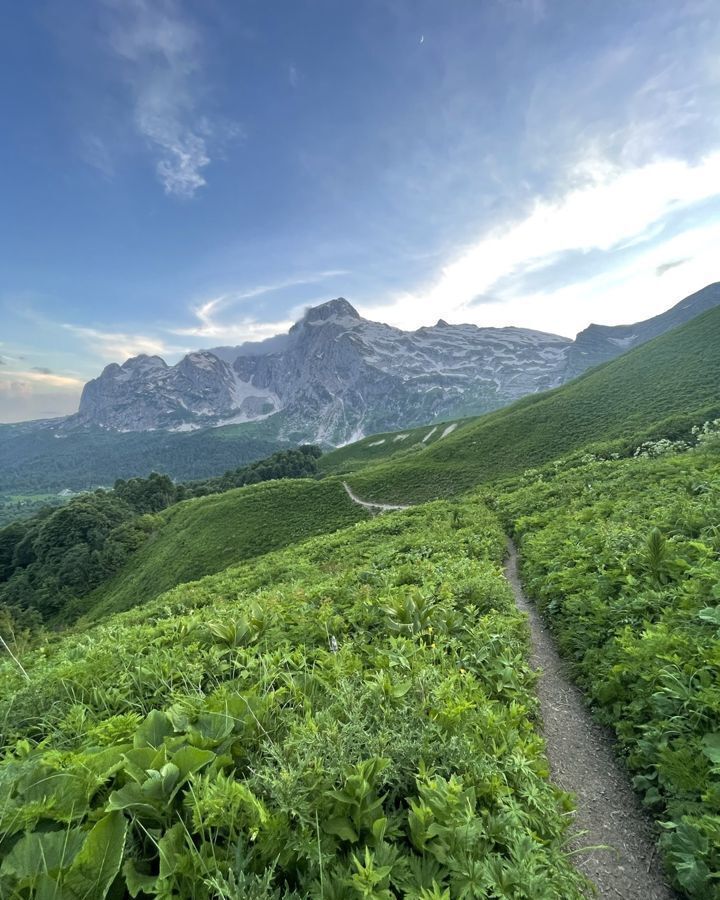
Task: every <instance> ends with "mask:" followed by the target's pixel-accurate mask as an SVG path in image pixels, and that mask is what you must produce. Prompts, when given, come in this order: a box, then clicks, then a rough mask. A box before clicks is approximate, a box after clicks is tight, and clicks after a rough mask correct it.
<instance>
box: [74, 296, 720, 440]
mask: <svg viewBox="0 0 720 900" xmlns="http://www.w3.org/2000/svg"><path fill="white" fill-rule="evenodd" d="M719 303H720V285H719V284H715V285H711V286H710V287H708V288H705V289H704V291H700V292H699V293H698V294H694V295H693V296H692V297H688V298H687V299H686V300H683V301H682V302H681V303H679V304H678V305H677V306H675V307H673V309H671V310H669V311H668V312H666V313H663V314H662V315H660V316H656V317H655V318H654V319H649V320H648V321H647V322H641V323H639V324H637V325H627V326H617V327H608V326H601V325H591V326H590V327H589V328H587V329H586V330H585V331H583V332H581V333H580V334H579V335H578V337H577V340H576V341H574V342H573V341H571V340H569V339H568V338H564V337H558V336H557V335H552V334H544V333H543V332H539V331H530V330H527V329H522V328H478V327H477V326H475V325H448V324H447V322H444V321H443V320H442V319H441V320H440V321H439V322H438V323H437V324H436V325H435V326H433V327H428V328H419V329H418V330H417V331H412V332H408V331H401V330H400V329H399V328H393V327H391V326H390V325H383V324H380V323H378V322H371V321H369V320H367V319H363V318H362V317H361V316H360V315H359V314H358V312H357V311H356V310H355V309H354V308H353V307H352V306H351V305H350V303H348V302H347V300H345V299H343V298H342V297H339V298H338V299H336V300H330V301H329V302H328V303H323V304H321V305H320V306H316V307H313V308H311V309H309V310H308V311H307V312H306V314H305V316H304V317H303V318H302V319H301V320H300V321H299V322H297V323H296V324H295V325H293V327H292V328H291V329H290V331H289V333H288V334H287V335H279V336H277V337H275V338H270V339H269V340H267V341H263V342H260V343H251V344H244V345H242V346H240V347H218V348H216V349H215V350H204V351H200V352H197V353H190V354H188V356H186V357H185V358H184V359H182V360H181V361H180V362H179V363H178V364H177V365H175V366H168V365H167V364H166V363H165V362H164V361H163V360H162V359H160V358H159V357H157V356H152V357H148V356H138V357H135V358H134V359H129V360H128V361H127V362H125V363H124V364H123V365H122V366H119V365H116V364H113V365H110V366H107V368H106V369H105V370H104V371H103V373H102V375H100V377H99V378H96V379H95V380H93V381H90V382H89V383H88V384H87V385H86V386H85V390H84V391H83V395H82V400H81V403H80V411H79V413H78V414H77V416H74V417H72V419H73V422H72V424H73V425H91V424H92V425H101V426H103V427H106V428H112V429H116V430H122V431H146V430H151V429H168V430H189V429H193V428H201V427H205V426H209V425H220V424H229V423H240V422H250V421H257V420H259V419H264V418H269V421H268V423H267V427H268V432H269V433H271V434H274V435H275V436H277V437H278V438H282V439H285V440H292V441H313V442H317V443H321V444H325V445H338V444H343V443H347V442H350V441H353V440H358V439H360V438H361V437H362V436H363V435H366V434H372V433H373V432H378V431H389V430H394V429H397V428H402V427H405V426H411V425H415V424H424V423H428V422H432V421H433V420H439V419H449V418H455V417H460V416H465V415H473V414H480V413H483V412H488V411H489V410H492V409H497V408H498V407H500V406H504V405H506V404H508V403H511V402H512V401H513V400H517V399H519V398H520V397H523V396H525V395H527V394H531V393H535V392H537V391H543V390H547V389H548V388H551V387H555V386H557V385H559V384H562V383H564V382H565V381H568V380H570V379H571V378H573V377H575V376H576V375H578V374H580V373H581V372H583V371H585V369H587V368H589V367H590V366H592V365H596V364H598V363H600V362H605V361H606V360H608V359H612V358H614V357H615V356H619V355H620V354H621V353H623V352H624V351H625V350H627V349H630V348H631V347H634V346H636V345H637V344H640V343H643V342H644V341H646V340H649V339H650V338H652V337H655V336H656V335H657V334H661V333H662V332H664V331H667V330H669V329H670V328H673V327H675V326H676V325H679V324H681V323H683V322H685V321H688V320H689V319H691V318H692V317H693V316H695V315H698V314H699V313H700V312H703V311H704V310H705V309H709V308H710V307H711V306H715V305H717V304H719Z"/></svg>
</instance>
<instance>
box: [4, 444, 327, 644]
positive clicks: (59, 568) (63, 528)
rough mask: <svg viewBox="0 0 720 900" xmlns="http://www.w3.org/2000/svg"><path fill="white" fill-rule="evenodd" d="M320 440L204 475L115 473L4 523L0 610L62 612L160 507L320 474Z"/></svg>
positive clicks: (23, 619) (31, 621)
mask: <svg viewBox="0 0 720 900" xmlns="http://www.w3.org/2000/svg"><path fill="white" fill-rule="evenodd" d="M320 455H321V451H320V450H319V449H318V448H317V447H313V446H303V447H299V448H298V449H295V450H284V451H280V452H278V453H274V454H273V455H272V456H271V457H269V458H268V459H265V460H261V461H260V462H257V463H252V464H251V465H248V466H243V467H242V468H239V469H234V470H232V471H228V472H226V473H225V474H224V475H221V476H219V477H217V478H210V479H207V480H205V481H197V482H189V483H187V484H174V483H173V481H172V480H171V479H170V478H169V477H168V476H167V475H158V474H157V473H156V472H153V473H152V474H151V475H150V476H149V477H148V478H130V479H128V480H123V479H118V480H117V481H116V482H115V485H114V487H113V489H112V490H107V491H105V490H98V491H95V492H93V493H88V494H83V495H81V496H79V497H75V498H74V499H72V500H71V501H70V502H69V503H67V504H66V505H65V506H63V507H61V508H60V509H51V508H48V509H45V510H42V511H40V512H39V513H38V514H36V515H35V516H33V517H32V518H30V519H26V520H24V521H20V522H13V523H11V524H10V525H7V526H6V527H5V528H0V611H2V612H3V613H4V618H6V619H7V618H10V619H11V620H12V621H13V622H14V623H15V625H18V626H20V627H23V628H24V627H34V626H35V625H37V624H38V623H39V622H41V621H44V620H48V619H52V618H53V617H55V616H57V615H58V613H60V611H61V610H62V608H63V606H65V604H66V603H67V602H68V601H69V600H71V599H72V598H74V597H81V596H83V595H85V594H87V593H89V592H90V591H92V590H94V589H95V588H96V587H98V585H100V584H102V583H103V582H104V581H106V580H107V579H108V578H110V577H111V576H112V575H114V574H115V573H116V572H117V571H118V570H119V569H120V568H121V566H122V565H123V564H124V563H125V561H126V560H127V558H128V557H129V556H130V555H131V554H132V553H134V552H135V550H137V549H138V548H139V547H140V546H141V545H142V544H143V543H144V542H145V540H146V539H147V538H148V536H149V535H150V534H152V532H153V531H155V530H156V529H157V528H159V527H160V525H161V519H160V518H159V516H158V513H160V512H162V510H164V509H167V507H169V506H172V505H173V504H174V503H178V502H179V501H181V500H187V499H190V498H193V497H202V496H205V495H207V494H211V493H222V492H224V491H228V490H232V489H233V488H236V487H242V486H243V485H248V484H258V483H260V482H262V481H269V480H272V479H276V478H304V477H309V476H310V477H311V476H313V475H315V474H316V473H317V460H318V458H319V457H320Z"/></svg>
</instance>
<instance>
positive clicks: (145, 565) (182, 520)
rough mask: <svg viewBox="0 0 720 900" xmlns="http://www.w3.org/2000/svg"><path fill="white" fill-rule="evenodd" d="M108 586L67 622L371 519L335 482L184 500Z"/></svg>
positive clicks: (270, 485)
mask: <svg viewBox="0 0 720 900" xmlns="http://www.w3.org/2000/svg"><path fill="white" fill-rule="evenodd" d="M159 518H160V519H161V522H162V524H161V526H160V528H159V529H158V530H157V531H156V532H155V533H154V534H153V535H152V536H151V537H150V538H149V539H148V540H147V541H146V543H145V544H144V545H143V546H142V547H141V548H140V549H139V550H138V551H136V553H134V554H133V555H132V557H131V558H130V559H129V560H128V562H127V563H126V564H125V565H124V567H123V568H122V569H121V570H120V572H118V574H117V575H116V576H115V577H114V578H112V580H111V581H109V582H108V583H107V584H104V585H102V586H101V587H100V588H98V589H97V590H96V591H94V592H93V593H91V594H88V595H87V596H85V597H82V598H79V599H78V600H77V601H76V602H75V603H73V604H70V605H69V606H68V607H67V608H66V610H65V612H64V618H65V620H66V621H69V620H72V619H74V618H76V617H77V616H78V615H82V614H85V615H86V616H87V617H89V618H92V619H97V618H98V617H100V616H103V615H107V614H108V613H110V612H117V611H119V610H123V609H128V608H129V607H131V606H135V605H136V604H138V603H142V602H145V601H147V600H151V599H152V598H153V597H157V596H158V594H161V593H163V592H164V591H167V590H169V589H170V588H172V587H175V585H177V584H182V583H184V582H187V581H195V580H196V579H198V578H202V577H203V576H204V575H210V574H212V573H214V572H220V571H221V570H222V569H226V568H227V567H228V566H230V565H232V564H235V563H239V562H241V561H242V560H245V559H249V558H251V557H253V556H259V555H261V554H263V553H267V552H269V551H271V550H277V549H279V548H281V547H287V546H289V545H290V544H293V543H296V542H298V541H303V540H305V539H306V538H309V537H312V536H313V535H317V534H324V533H327V532H330V531H335V530H336V529H337V528H342V527H343V526H345V525H349V524H352V523H353V522H357V521H360V520H362V519H366V518H367V513H366V512H365V510H363V509H362V508H361V507H359V506H357V505H356V504H354V503H353V502H352V501H351V500H350V499H349V497H348V496H347V494H346V493H345V491H344V489H343V487H342V484H341V483H340V482H339V481H336V480H335V479H332V480H331V479H328V480H326V481H314V480H311V479H293V480H290V479H285V480H281V481H269V482H266V483H264V484H259V485H252V486H249V487H243V488H238V489H236V490H232V491H227V492H226V493H224V494H212V495H210V496H208V497H200V498H198V499H195V500H186V501H184V502H182V503H177V504H175V505H174V506H171V507H170V508H169V509H167V510H165V511H164V512H163V513H161V514H160V516H159Z"/></svg>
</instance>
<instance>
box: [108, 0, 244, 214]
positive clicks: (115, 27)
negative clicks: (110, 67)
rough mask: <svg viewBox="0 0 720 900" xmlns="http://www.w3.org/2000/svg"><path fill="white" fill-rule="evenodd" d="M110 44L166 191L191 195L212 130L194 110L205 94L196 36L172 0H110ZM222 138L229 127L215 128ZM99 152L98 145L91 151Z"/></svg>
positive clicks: (198, 183)
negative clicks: (120, 65) (202, 94)
mask: <svg viewBox="0 0 720 900" xmlns="http://www.w3.org/2000/svg"><path fill="white" fill-rule="evenodd" d="M111 7H112V11H113V13H114V16H113V19H112V24H111V27H110V29H109V45H110V48H111V50H112V52H113V54H114V55H115V56H116V58H117V59H118V60H120V62H121V63H122V65H123V67H124V74H125V80H126V81H127V83H128V85H129V87H130V90H131V91H132V94H133V104H134V109H133V120H134V124H135V127H136V129H137V131H138V133H139V134H140V135H141V136H142V137H143V138H144V139H145V140H146V141H147V142H148V144H149V146H150V147H151V148H152V150H153V151H154V153H155V156H156V172H157V175H158V178H159V180H160V182H161V184H162V185H163V187H164V189H165V193H167V194H170V195H174V196H177V197H192V196H194V195H195V193H196V192H197V191H198V189H200V188H201V187H203V186H204V185H205V184H206V183H207V182H206V180H205V176H204V174H203V170H204V169H205V168H206V167H207V166H208V165H210V162H211V157H210V149H209V142H210V141H211V139H213V138H214V137H216V136H217V135H216V127H215V125H214V124H213V123H212V122H211V121H210V120H209V118H208V116H207V115H203V114H201V113H200V112H199V110H198V105H199V97H200V94H201V93H202V91H203V77H202V41H201V36H200V32H199V31H198V29H197V28H196V27H195V26H194V25H193V23H192V22H191V21H190V20H189V19H187V18H185V17H184V16H183V15H182V14H181V11H180V9H179V6H178V4H177V3H176V2H174V0H166V2H160V3H150V2H147V0H112V2H111ZM219 130H221V131H224V134H225V136H228V135H229V134H232V133H233V129H228V128H224V129H219ZM91 149H93V150H94V151H97V145H95V146H94V147H92V148H91Z"/></svg>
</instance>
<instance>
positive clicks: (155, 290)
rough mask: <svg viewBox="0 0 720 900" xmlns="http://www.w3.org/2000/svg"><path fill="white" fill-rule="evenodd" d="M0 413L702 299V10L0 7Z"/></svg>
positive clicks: (524, 3)
mask: <svg viewBox="0 0 720 900" xmlns="http://www.w3.org/2000/svg"><path fill="white" fill-rule="evenodd" d="M8 19H9V21H8V25H7V27H6V29H4V31H3V34H2V36H0V48H1V49H2V52H1V53H0V67H1V68H0V71H1V72H2V74H3V75H4V76H5V77H3V78H2V85H4V86H3V87H1V88H0V96H2V98H3V100H4V101H6V108H7V110H8V112H7V114H6V116H7V118H8V120H9V121H10V122H11V123H12V127H10V128H9V129H8V130H7V132H6V140H5V142H4V145H3V147H2V148H0V156H1V158H2V163H3V164H2V168H0V179H1V180H0V184H1V185H2V193H3V198H4V203H3V212H2V214H0V228H2V237H3V240H2V241H0V268H1V269H2V271H3V274H4V278H3V281H2V284H1V286H0V314H1V315H2V323H3V328H2V333H1V334H0V422H12V421H27V420H30V419H34V418H46V417H47V418H50V417H54V416H60V415H65V414H67V413H69V412H72V411H74V409H76V408H77V402H78V400H79V396H80V391H81V390H82V386H83V384H84V383H85V382H86V381H87V380H89V379H90V378H92V377H95V376H96V375H97V374H99V372H100V371H101V370H102V368H103V367H104V366H105V365H106V364H108V363H110V362H119V363H122V362H123V361H124V360H125V359H127V358H129V357H131V356H136V355H138V354H141V353H146V354H148V355H159V356H161V357H162V358H163V359H166V360H168V361H176V360H177V359H179V358H180V357H181V356H182V355H184V353H186V352H190V351H193V350H198V349H203V348H207V349H211V348H212V347H217V346H221V345H230V346H236V345H239V344H242V343H243V342H244V341H259V340H263V339H264V338H267V337H271V336H273V335H276V334H282V333H284V332H286V331H287V329H288V328H289V327H290V326H291V325H292V324H293V323H294V321H296V320H297V319H298V318H300V316H301V315H302V311H303V310H304V309H305V308H307V307H310V306H315V305H318V304H319V303H321V302H325V301H324V300H323V298H331V297H337V296H343V297H349V298H351V299H350V302H351V303H352V305H353V306H355V307H356V308H357V309H358V311H359V312H360V314H361V315H362V316H363V317H364V318H367V319H370V320H372V321H382V322H386V323H387V324H389V325H393V326H395V327H399V328H402V329H403V330H416V329H417V328H418V327H422V326H427V325H431V324H434V323H435V322H436V321H437V320H438V319H439V318H444V319H446V320H448V321H450V322H451V323H453V324H460V323H462V324H473V325H477V326H478V327H517V328H530V329H533V330H539V331H546V332H548V333H552V334H560V335H563V336H566V337H570V338H573V337H574V336H575V335H576V334H577V333H578V332H579V331H581V330H582V329H583V328H585V327H587V326H588V325H590V324H591V323H597V324H610V325H616V324H631V323H633V322H636V321H642V320H644V319H647V318H650V317H652V316H654V315H657V314H658V313H661V312H663V311H665V310H666V309H669V308H670V307H672V306H673V305H675V304H676V303H678V302H679V301H680V300H682V299H683V298H685V297H686V296H689V295H691V294H693V293H695V292H696V291H698V290H700V289H702V288H703V287H705V286H706V285H708V284H711V283H713V282H716V281H717V280H718V278H719V277H720V273H719V272H718V266H717V263H716V256H717V247H718V246H720V109H719V108H718V104H717V102H716V100H715V97H716V95H717V90H718V88H720V67H718V65H717V61H716V51H715V48H716V46H717V42H718V39H719V38H720V8H718V7H717V6H716V5H714V4H713V3H710V2H706V0H691V2H688V3H686V4H682V7H681V8H680V5H676V4H661V5H660V6H659V8H658V5H657V4H651V3H650V2H649V0H641V2H638V3H637V4H634V5H633V6H632V8H627V4H621V3H613V4H602V5H600V4H590V5H587V6H583V7H582V8H580V7H579V6H578V5H577V4H574V3H572V2H570V0H491V2H488V3H486V4H483V5H482V6H479V5H478V4H477V3H475V2H470V0H458V3H457V4H456V5H454V6H453V7H452V8H451V9H440V8H438V7H437V5H436V4H434V3H432V2H431V0H418V2H410V0H392V2H390V0H372V2H368V3H367V4H363V5H362V6H361V7H359V8H355V7H352V8H351V7H348V8H344V9H342V10H340V9H338V6H337V4H333V3H332V2H330V0H317V2H312V3H311V2H309V0H308V2H301V3H296V4H290V3H287V4H284V5H282V9H281V10H280V13H278V10H277V9H274V10H268V9H267V7H266V6H265V5H263V4H259V3H250V4H248V5H247V6H245V7H244V8H243V9H239V8H237V7H236V6H235V5H234V4H230V3H227V2H223V0H216V2H213V3H212V4H207V5H202V6H201V5H198V4H192V3H183V2H180V0H163V2H160V3H153V4H151V3H149V2H147V0H129V2H123V3H120V2H117V0H108V2H104V3H99V4H95V5H91V6H90V7H87V6H86V5H85V4H80V3H79V0H70V2H68V3H67V4H63V5H62V7H60V5H59V4H57V3H54V2H52V0H48V2H43V3H41V4H39V5H35V6H33V8H22V7H17V6H16V7H14V8H13V9H12V11H11V12H10V13H9V15H8Z"/></svg>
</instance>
